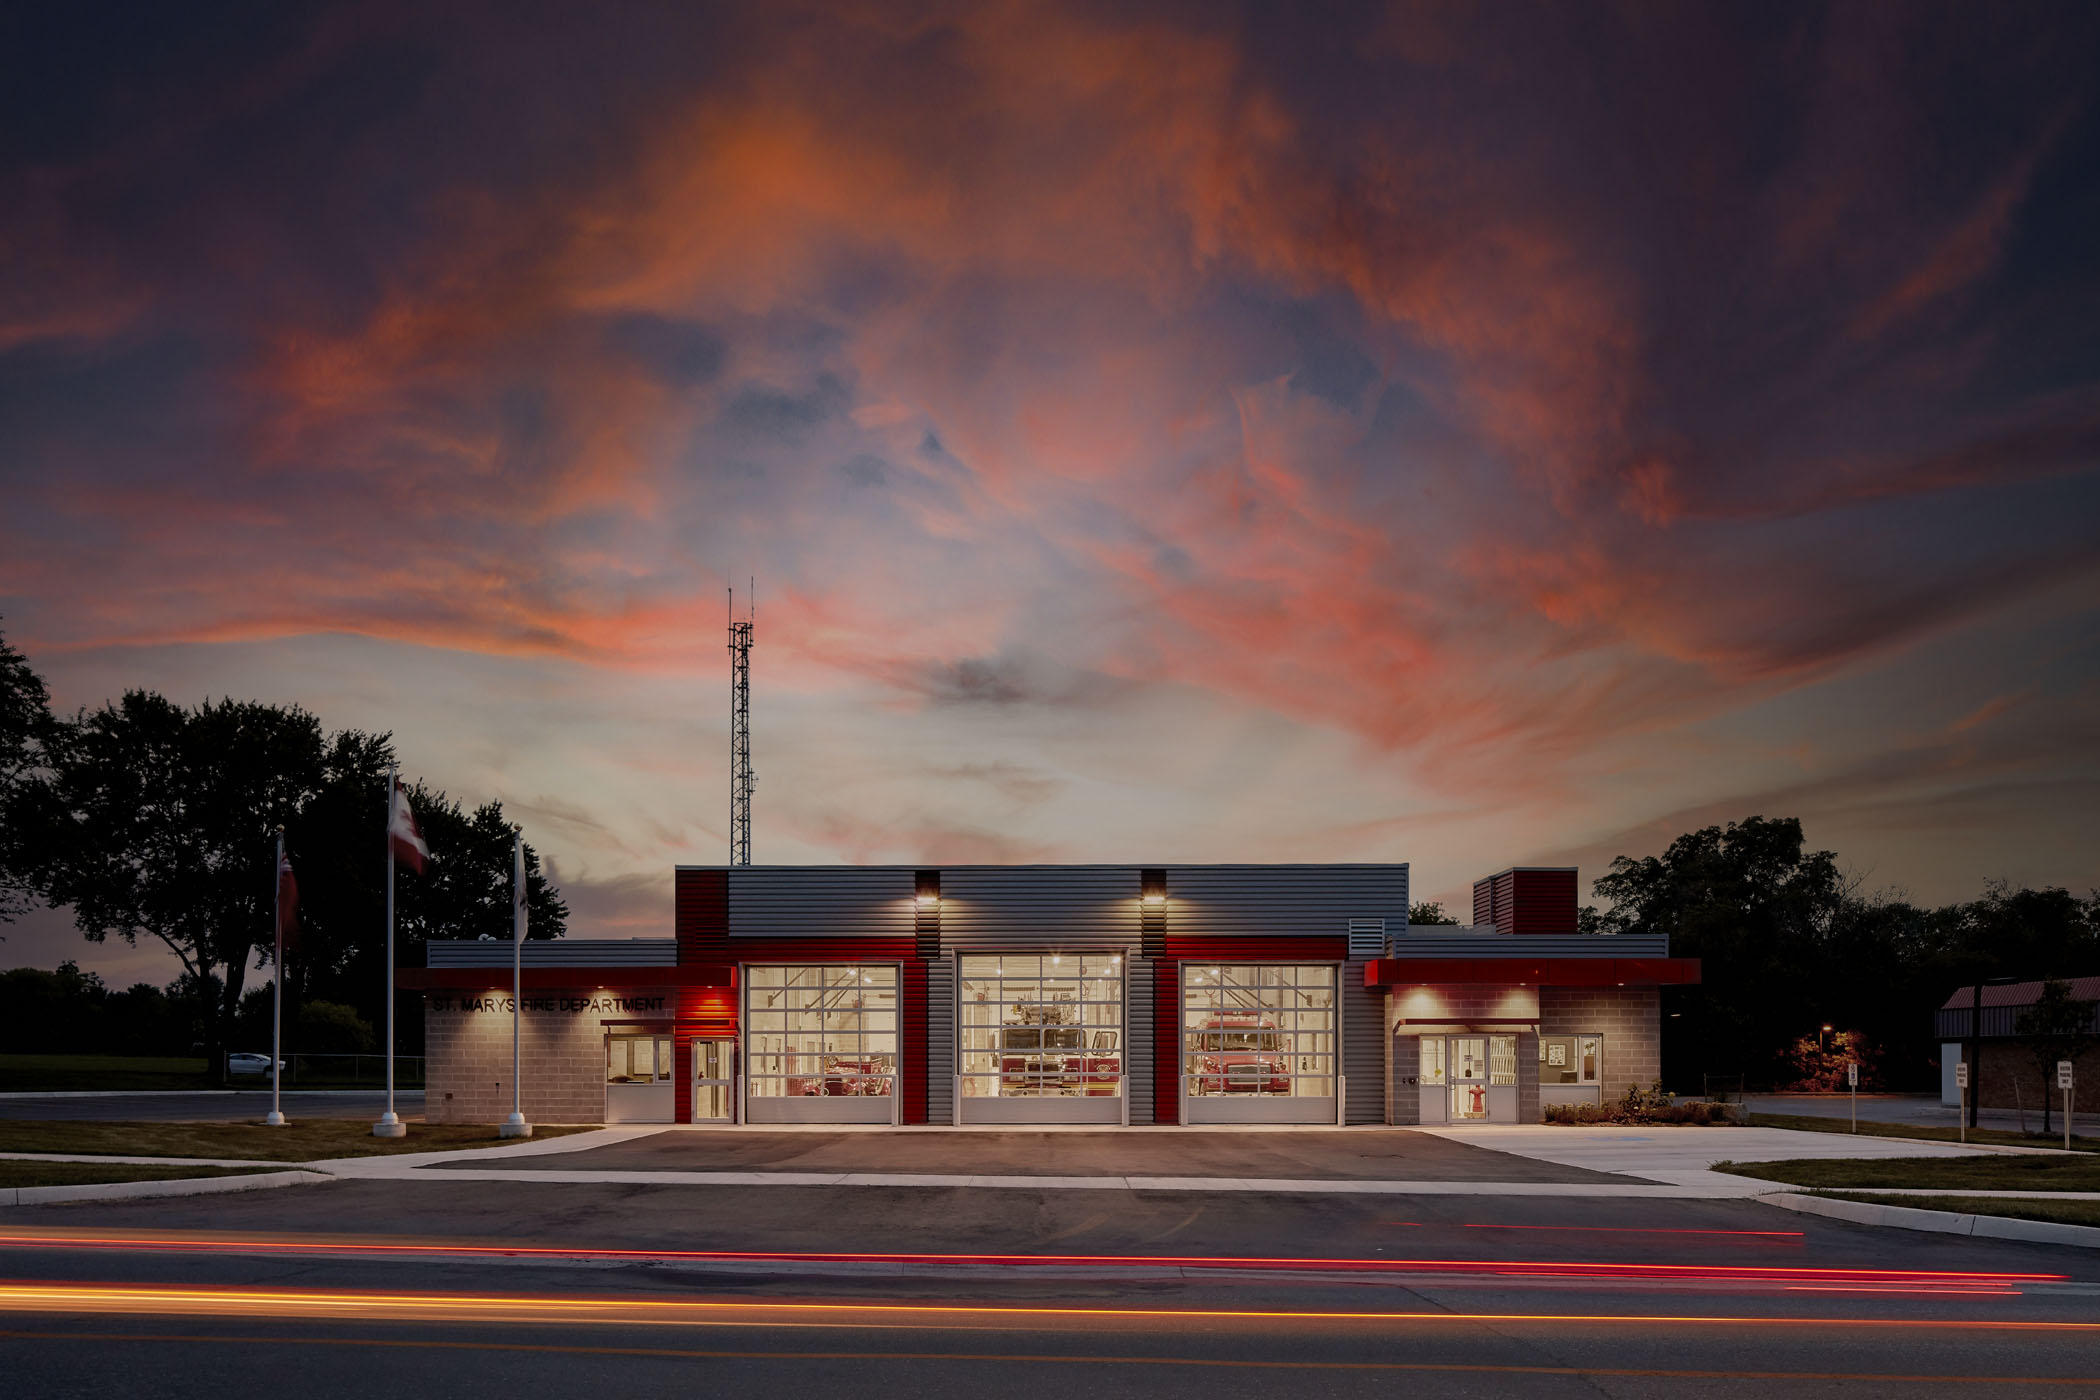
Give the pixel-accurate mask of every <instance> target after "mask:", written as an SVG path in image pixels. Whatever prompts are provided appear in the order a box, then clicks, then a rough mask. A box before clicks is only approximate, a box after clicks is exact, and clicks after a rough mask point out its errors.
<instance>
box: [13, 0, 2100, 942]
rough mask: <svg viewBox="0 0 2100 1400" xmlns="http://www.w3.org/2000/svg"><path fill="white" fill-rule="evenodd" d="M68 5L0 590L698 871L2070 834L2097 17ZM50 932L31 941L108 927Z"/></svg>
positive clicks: (1943, 845) (2088, 795) (1477, 866)
mask: <svg viewBox="0 0 2100 1400" xmlns="http://www.w3.org/2000/svg"><path fill="white" fill-rule="evenodd" d="M527 12H528V7H516V6H510V5H501V4H488V5H464V4H463V5H428V4H415V5H406V4H404V5H398V6H396V5H385V4H369V5H357V6H343V7H339V8H320V9H302V8H301V7H298V6H294V5H288V4H258V5H253V6H245V7H218V8H217V9H213V8H212V7H201V6H200V7H190V6H140V7H137V8H136V9H134V10H124V9H119V8H111V7H101V6H93V5H79V6H46V7H41V11H40V12H39V13H34V14H30V15H28V16H27V17H21V18H16V19H13V20H10V21H9V22H8V28H7V29H6V30H5V31H0V32H4V34H5V35H6V37H5V39H4V40H0V615H4V621H0V628H4V630H5V632H6V634H7V636H8V638H9V639H10V641H12V642H13V643H14V644H15V645H16V646H18V647H20V648H21V649H22V650H24V651H25V652H27V653H28V654H29V656H30V658H31V660H32V662H33V663H34V664H35V665H36V666H37V667H38V669H39V670H40V671H42V672H43V674H45V676H46V677H47V678H48V679H49V680H50V682H51V685H52V688H53V691H54V696H55V699H56V700H57V701H58V702H59V704H61V705H62V706H64V707H66V708H68V709H70V708H72V707H74V706H78V705H94V704H98V703H100V702H101V701H103V700H104V699H106V698H109V697H112V696H114V695H116V694H118V693H119V692H120V691H122V690H123V689H124V688H126V687H130V686H145V687H151V688H155V689H158V690H161V691H163V692H164V693H166V694H168V695H170V696H172V697H175V698H178V699H181V700H184V701H186V702H194V701H197V700H201V699H203V698H205V697H207V696H219V695H233V696H239V697H253V698H262V699H270V700H279V701H288V702H297V703H299V704H302V705H305V706H307V707H308V708H310V709H312V710H314V711H315V712H316V713H318V714H319V715H320V716H321V717H322V718H323V720H324V721H325V722H326V723H327V724H329V725H330V726H332V727H343V726H355V727H358V728H365V729H375V730H391V731H393V733H394V734H395V735H396V737H397V740H398V742H399V746H400V749H401V752H402V754H403V757H404V761H405V763H406V765H407V770H408V772H409V773H410V774H411V775H412V776H416V777H420V778H422V779H424V780H425V781H427V782H429V783H430V784H432V785H433V786H437V787H442V788H445V789H447V790H449V791H450V792H451V793H453V794H454V795H456V796H459V797H461V798H464V799H466V800H468V801H469V802H475V801H480V800H483V799H487V798H496V797H500V798H502V799H503V800H504V801H505V803H506V804H507V807H508V809H509V810H510V811H511V812H512V813H513V814H514V815H515V816H517V817H519V818H521V819H522V820H523V821H524V823H525V826H526V831H527V835H528V837H529V839H531V840H532V841H534V842H535V843H536V844H537V845H539V846H540V847H541V849H542V850H543V851H545V852H546V853H547V855H548V856H549V858H550V859H551V862H552V866H553V871H554V874H555V878H556V879H557V881H558V882H559V883H560V884H561V885H562V886H563V888H564V890H565V892H566V893H567V895H568V897H569V899H570V901H571V904H572V906H573V908H574V917H573V919H572V924H571V932H572V936H575V935H602V936H623V937H624V936H636V935H652V936H667V935H668V933H669V930H670V923H669V919H670V888H671V867H672V866H673V865H674V864H676V863H679V862H689V863H709V862H721V861H723V860H724V859H726V850H727V845H726V834H727V833H726V826H727V772H726V769H727V763H726V748H727V722H728V720H727V684H728V679H727V658H726V652H725V649H724V636H723V629H724V621H725V616H724V587H725V585H726V584H727V583H728V582H729V581H730V580H732V579H733V580H734V581H735V582H736V584H737V586H738V590H739V597H740V598H741V597H742V596H743V587H744V581H745V580H746V579H747V578H750V577H753V576H755V577H756V579H757V581H758V589H757V593H758V628H757V635H758V645H757V650H756V654H755V657H754V666H753V671H754V680H753V708H754V714H755V722H754V730H755V745H754V748H755V762H756V766H757V770H758V774H759V786H758V793H757V802H756V821H755V831H756V837H755V842H754V845H755V852H756V857H757V859H758V860H759V861H760V862H762V863H770V862H824V861H855V862H860V861H866V862H876V861H896V862H928V863H940V862H949V863H955V862H966V861H1007V860H1041V861H1064V860H1116V861H1130V862H1140V861H1162V862H1193V861H1249V860H1279V861H1282V860H1380V861H1383V860H1406V861H1410V862H1412V864H1413V872H1414V877H1415V882H1416V891H1417V895H1418V897H1427V898H1434V897H1443V898H1446V899H1451V898H1454V897H1456V896H1458V895H1459V893H1460V892H1461V891H1462V890H1463V889H1464V888H1465V887H1466V886H1467V885H1468V884H1469V883H1470V881H1471V879H1472V878H1473V877H1474V876H1475V875H1479V874H1484V873H1486V872H1488V871H1490V870H1493V869H1496V868H1498V867H1501V866H1506V865H1509V864H1513V863H1552V864H1568V863H1573V864H1579V865H1581V866H1582V867H1583V878H1584V888H1585V890H1586V889H1587V882H1588V880H1589V879H1590V878H1593V877H1594V876H1596V875H1598V874H1601V873H1602V871H1603V867H1604V865H1605V863H1606V862H1607V861H1608V860H1609V859H1610V857H1611V856H1613V855H1615V854H1618V853H1621V852H1625V853H1632V854H1649V853H1653V852H1655V851H1657V850H1659V849H1660V848H1661V846H1662V844H1663V843H1665V842H1666V841H1667V840H1668V839H1669V837H1671V836H1672V835H1674V834H1676V833H1677V832H1680V831H1682V830H1685V829H1687V828H1688V827H1691V826H1694V825H1700V824H1704V823H1708V822H1713V821H1718V820H1724V819H1729V818H1740V817H1744V816H1748V815H1750V814H1753V813H1763V814H1766V815H1772V816H1783V815H1798V816H1800V817H1801V818H1802V819H1803V820H1804V822H1805V823H1806V825H1807V829H1808V834H1809V837H1810V839H1811V840H1812V841H1813V842H1815V843H1817V844H1818V845H1821V846H1827V847H1831V848H1833V849H1836V850H1837V851H1838V852H1839V853H1840V855H1841V856H1842V857H1843V858H1844V860H1845V862H1846V863H1847V865H1848V867H1849V868H1850V869H1852V870H1853V871H1854V872H1855V873H1857V874H1858V875H1859V876H1860V877H1862V879H1863V880H1864V882H1865V883H1866V885H1867V886H1868V887H1869V888H1874V889H1881V888H1889V887H1893V888H1897V889H1901V890H1903V891H1907V892H1908V893H1909V895H1910V896H1911V897H1913V898H1916V899H1920V900H1925V901H1931V902H1943V901H1948V900H1953V899H1958V898H1968V897H1973V896H1974V895H1975V894H1977V893H1978V892H1979V891H1980V889H1981V887H1982V885H1983V883H1984V881H1986V880H1988V879H1993V878H2005V879H2009V880H2012V881H2014V882H2016V883H2050V884H2066V885H2069V886H2070V887H2072V888H2073V889H2076V890H2080V891H2083V890H2084V889H2086V888H2087V887H2089V886H2092V885H2095V884H2100V839H2096V838H2100V544H2096V528H2095V527H2096V524H2100V253H2096V249H2100V109H2096V103H2100V85H2096V82H2095V76H2094V75H2095V74H2096V73H2100V8H2096V7H2094V6H2091V5H2062V6H2054V7H2026V6H2020V5H1989V6H1986V5H1970V6H1964V7H1955V8H1954V9H1953V10H1952V11H1951V12H1943V11H1941V10H1939V9H1937V8H1928V7H1924V6H1892V5H1848V6H1837V7H1834V8H1831V9H1827V10H1826V9H1823V8H1819V7H1810V6H1790V5H1766V4H1742V5H1725V4H1715V5H1704V4H1701V5H1684V4H1654V5H1646V6H1606V5H1519V4H1496V5H1483V6H1456V5H1438V6H1426V7H1420V8H1412V7H1396V8H1391V9H1373V8H1368V7H1366V8H1353V9H1323V8H1317V7H1303V6H1272V5H1247V6H1238V5H1227V4H1220V3H1201V4H1188V5H1169V6H1146V5H1134V4H1102V5H1092V4H1045V5H1039V6H1038V5H1028V4H968V5H961V6H957V7H954V8H952V9H942V8H939V7H935V8H928V9H924V10H921V9H918V8H916V7H911V8H909V9H908V8H907V7H903V6H891V5H881V6H856V5H824V6H814V7H801V6H798V5H794V4H788V3H778V2H777V0H769V3H766V4H763V5H741V6H725V7H704V6H700V5H693V4H668V5H663V6H660V7H658V6H649V5H644V4H618V5H599V6H582V5H578V6H569V7H560V6H546V7H537V6H536V7H529V13H530V16H531V18H530V20H529V21H527V20H525V19H523V18H521V16H523V15H525V14H526V13H527ZM69 930H70V923H69V921H68V920H67V919H65V918H64V917H62V916H56V915H52V914H49V913H46V914H43V915H40V916H36V917H33V918H32V919H30V920H29V921H27V922H25V923H24V924H22V925H19V926H17V927H16V928H15V929H13V930H11V931H9V934H8V941H7V943H6V944H5V946H4V947H0V965H13V964H15V963H22V962H27V963H33V964H41V965H44V966H50V965H52V964H53V963H55V962H56V961H57V959H58V958H60V957H63V956H79V957H80V958H81V960H82V962H83V964H84V965H93V966H101V967H104V968H106V969H108V970H109V971H110V973H111V975H113V976H117V977H120V978H121V977H124V976H127V975H131V974H133V973H136V975H142V976H151V977H153V978H154V979H155V980H162V979H164V978H165V977H166V976H168V975H171V974H172V971H173V962H172V959H168V958H165V957H160V956H158V955H154V954H150V953H146V952H141V953H140V954H136V955H120V954H119V953H118V952H117V951H115V950H106V951H101V952H96V951H95V950H90V949H87V948H86V947H85V946H84V945H82V944H81V942H80V940H79V938H78V936H77V935H76V934H73V933H71V932H70V931H69Z"/></svg>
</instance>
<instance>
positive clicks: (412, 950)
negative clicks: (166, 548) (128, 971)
mask: <svg viewBox="0 0 2100 1400" xmlns="http://www.w3.org/2000/svg"><path fill="white" fill-rule="evenodd" d="M66 730H67V733H66V735H65V736H64V739H63V742H62V743H60V744H59V745H58V746H57V748H56V750H55V753H56V758H55V761H54V766H53V775H52V781H51V792H52V801H53V804H54V821H55V826H56V828H57V830H56V834H55V837H54V840H53V842H52V851H51V855H50V859H49V861H48V868H47V870H46V872H45V885H46V888H45V891H44V892H45V893H46V895H47V897H49V898H50V899H51V900H52V902H53V903H60V904H70V905H72V906H73V912H74V919H75V922H76V923H77V924H78V925H79V927H80V929H81V931H82V933H84V934H85V935H86V936H87V937H88V939H89V940H90V941H92V942H101V941H103V940H104V939H107V938H109V937H112V936H115V937H119V938H122V939H124V940H125V941H126V942H128V943H136V942H137V940H138V939H139V938H140V937H147V938H154V939H158V940H160V941H161V942H162V943H163V944H165V945H166V946H167V947H168V949H169V950H170V951H171V952H173V953H174V954H175V955H176V957H177V958H179V959H180V960H181V962H182V966H183V976H182V978H181V980H180V982H179V986H180V988H181V992H182V994H183V995H186V996H189V997H193V998H197V999H198V1000H199V1001H200V1002H201V1003H202V1005H201V1006H200V1008H199V1010H200V1012H201V1016H200V1019H201V1021H202V1023H203V1036H202V1039H203V1043H204V1048H205V1050H206V1052H207V1054H209V1055H210V1056H211V1057H212V1060H213V1062H214V1063H217V1062H218V1059H219V1056H220V1055H221V1053H222V1052H223V1051H224V1050H225V1049H226V1048H227V1046H228V1036H229V1035H230V1034H231V1033H232V1032H233V1031H234V1029H235V1027H236V1024H237V1017H238V1015H239V1012H240V1008H241V1003H242V996H243V992H244V991H245V990H246V989H245V985H244V984H245V982H246V978H247V974H248V972H249V970H250V969H251V968H253V967H261V966H266V965H267V964H268V960H269V958H270V956H271V952H272V945H273V937H272V931H271V899H272V897H273V893H274V890H275V881H274V878H273V874H272V863H273V860H274V857H275V848H276V830H277V828H278V827H280V826H282V827H283V828H284V830H285V839H286V848H287V850H288V851H289V853H290V854H291V857H292V862H293V867H294V869H295V870H297V872H298V874H299V879H300V893H301V901H300V913H301V924H302V928H303V930H304V932H305V934H306V939H305V944H304V947H303V948H302V951H301V953H300V954H299V955H298V957H297V958H296V959H293V960H290V961H291V962H292V967H291V968H289V969H287V972H288V974H289V975H288V976H287V978H286V993H287V1001H288V1002H289V1003H291V1004H292V1010H291V1015H292V1016H294V1017H296V1014H297V1012H296V1006H297V1002H298V998H299V995H300V994H301V993H302V992H304V993H310V994H312V995H320V996H327V997H328V999H330V1000H337V1001H349V1002H351V1004H352V1005H353V1006H355V1007H357V1008H358V1009H359V1010H360V1012H361V1013H363V1014H365V1015H366V1016H367V1017H368V1018H369V1019H373V1020H378V1019H380V1014H383V1011H384V1007H385V1004H386V997H387V996H388V995H389V993H388V990H387V989H388V987H389V986H390V982H391V975H390V971H389V970H388V969H386V968H385V966H384V963H383V953H382V950H383V948H384V946H385V898H384V883H383V881H384V847H383V845H382V839H383V838H382V833H383V832H384V830H385V814H386V769H387V765H388V764H389V763H390V762H391V761H392V758H393V753H392V746H391V743H390V741H389V739H388V737H387V736H384V735H376V736H375V735H369V734H363V733H359V732H357V731H354V730H346V731H343V732H341V733H338V734H334V735H329V734H326V733H324V732H323V730H322V728H321V724H320V721H319V720H317V719H316V718H315V717H314V716H312V715H311V714H308V713H307V712H306V711H304V710H302V709H299V708H298V707H296V706H276V705H267V704H259V703H253V702H239V701H233V700H220V701H207V702H205V703H204V704H203V705H201V706H198V707H197V708H196V709H194V710H189V709H185V708H183V707H182V706H180V705H177V704H175V703H173V702H171V701H169V700H166V699H164V698H163V697H161V696H159V695H155V694H152V693H150V692H146V691H133V692H130V693H128V694H126V695H125V696H124V697H123V699H122V700H120V701H118V702H117V703H116V704H114V705H105V706H104V707H103V708H102V709H100V710H96V711H94V712H92V713H86V712H83V713H82V714H81V715H79V716H78V717H77V718H76V719H75V720H74V721H72V722H71V723H70V724H69V725H67V726H66ZM415 796H416V797H417V798H418V799H420V804H419V806H418V809H417V810H418V815H419V816H420V817H421V818H422V820H423V823H424V831H425V834H426V836H427V837H428V838H429V839H430V845H431V851H432V855H433V857H434V859H433V862H432V869H431V874H430V876H428V877H426V878H425V879H423V880H418V879H416V878H415V877H412V876H411V877H405V878H404V879H403V881H402V882H401V890H400V894H401V899H400V905H401V914H402V917H401V925H402V928H403V931H404V934H405V937H404V939H403V944H404V946H403V947H402V948H401V952H402V953H403V954H405V955H409V956H404V957H402V958H401V959H400V961H401V962H404V963H406V962H411V961H412V962H420V961H421V957H420V949H421V946H422V941H423V939H424V938H426V937H429V936H431V935H432V934H433V933H435V934H436V936H440V937H478V936H488V935H489V933H490V932H491V930H492V929H496V928H499V927H500V930H501V932H502V933H504V934H505V935H506V936H507V933H508V927H509V925H508V911H509V907H510V902H509V886H510V871H511V830H510V828H509V827H508V826H507V825H505V824H504V822H503V817H502V808H501V806H500V805H496V804H490V805H488V806H484V807H482V808H480V809H478V810H477V811H476V812H475V813H474V815H473V816H472V817H465V816H462V815H461V814H460V813H459V810H458V808H457V806H456V804H448V803H447V802H446V801H445V799H444V797H443V795H442V794H438V795H436V796H435V797H433V796H432V795H430V794H428V793H425V792H423V791H422V789H420V788H418V789H416V790H415ZM538 864H539V861H538V856H537V855H536V854H535V853H533V852H531V850H530V848H529V847H528V851H527V867H528V869H537V867H538ZM529 911H530V918H531V923H532V924H533V926H534V932H535V933H536V934H537V935H539V936H544V937H557V936H559V935H560V934H561V932H562V931H563V928H564V924H565V921H566V916H567V912H568V911H567V908H566V906H565V905H563V903H562V902H561V900H560V898H559V897H558V895H557V894H556V893H555V892H554V891H553V890H552V889H551V888H550V887H548V886H547V885H546V882H545V881H544V880H543V879H542V880H540V881H539V882H538V883H537V886H536V888H534V890H533V896H532V901H531V903H530V905H529ZM404 1029H407V1028H404Z"/></svg>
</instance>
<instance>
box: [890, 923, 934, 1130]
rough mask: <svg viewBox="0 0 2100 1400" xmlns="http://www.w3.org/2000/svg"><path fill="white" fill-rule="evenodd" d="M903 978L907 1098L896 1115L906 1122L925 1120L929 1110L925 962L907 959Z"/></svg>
mask: <svg viewBox="0 0 2100 1400" xmlns="http://www.w3.org/2000/svg"><path fill="white" fill-rule="evenodd" d="M902 980H903V984H904V985H903V987H902V988H901V989H900V995H899V997H898V1001H899V1003H900V1011H901V1013H902V1015H903V1017H904V1024H903V1026H901V1027H900V1028H899V1029H900V1031H901V1032H902V1035H903V1039H904V1043H903V1045H902V1047H901V1048H902V1050H903V1051H904V1073H903V1075H902V1078H903V1081H904V1082H903V1084H902V1085H900V1086H899V1088H900V1092H902V1094H903V1095H904V1101H903V1102H902V1103H900V1104H898V1105H897V1107H898V1110H899V1111H898V1115H897V1116H898V1117H899V1118H900V1119H901V1120H902V1121H904V1122H906V1123H923V1122H925V1121H926V1114H927V1109H926V1103H927V1064H926V1040H927V1025H926V964H925V963H922V962H908V963H906V964H905V965H904V976H903V979H902Z"/></svg>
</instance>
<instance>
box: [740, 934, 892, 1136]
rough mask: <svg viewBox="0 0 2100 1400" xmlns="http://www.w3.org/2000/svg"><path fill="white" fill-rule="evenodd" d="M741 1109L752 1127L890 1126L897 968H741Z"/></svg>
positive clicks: (850, 965) (854, 965) (829, 965)
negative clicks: (836, 1124) (813, 1124)
mask: <svg viewBox="0 0 2100 1400" xmlns="http://www.w3.org/2000/svg"><path fill="white" fill-rule="evenodd" d="M744 1065H745V1079H744V1104H745V1119H746V1121H748V1122H752V1123H894V1122H895V1121H896V1107H895V1105H896V1102H897V968H896V965H895V964H893V963H892V964H871V963H803V964H797V965H789V966H785V967H747V968H745V969H744Z"/></svg>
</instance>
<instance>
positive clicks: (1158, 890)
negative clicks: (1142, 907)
mask: <svg viewBox="0 0 2100 1400" xmlns="http://www.w3.org/2000/svg"><path fill="white" fill-rule="evenodd" d="M1138 898H1139V899H1141V900H1143V901H1144V902H1145V904H1146V905H1147V906H1149V907H1152V908H1157V907H1159V906H1160V905H1162V904H1165V903H1166V902H1167V872H1166V871H1165V870H1164V869H1163V868H1158V867H1154V868H1152V869H1148V870H1140V871H1139V872H1138Z"/></svg>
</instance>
